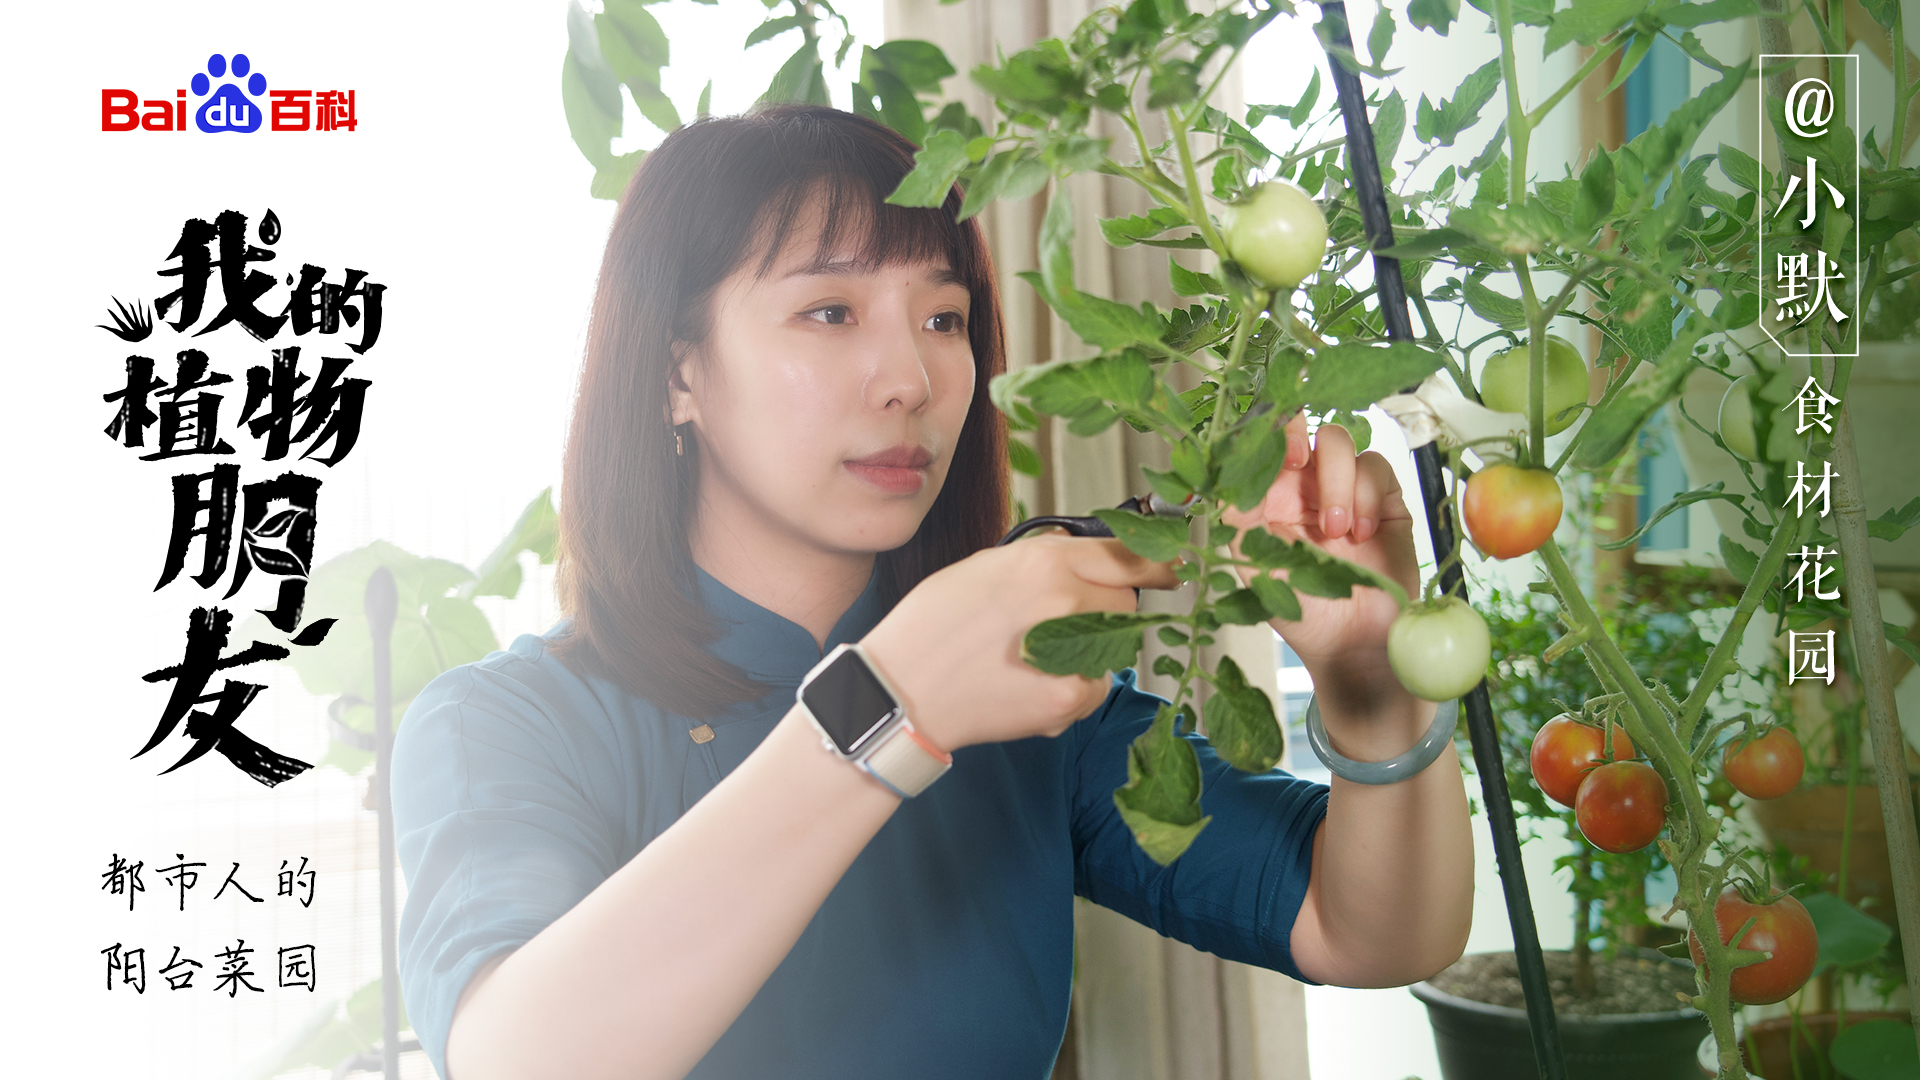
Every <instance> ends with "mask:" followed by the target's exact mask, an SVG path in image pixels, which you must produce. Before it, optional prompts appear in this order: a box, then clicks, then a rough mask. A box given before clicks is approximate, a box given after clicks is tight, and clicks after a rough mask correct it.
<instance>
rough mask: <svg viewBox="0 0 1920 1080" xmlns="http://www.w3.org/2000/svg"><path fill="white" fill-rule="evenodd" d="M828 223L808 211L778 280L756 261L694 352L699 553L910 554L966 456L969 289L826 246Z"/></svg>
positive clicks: (734, 284)
mask: <svg viewBox="0 0 1920 1080" xmlns="http://www.w3.org/2000/svg"><path fill="white" fill-rule="evenodd" d="M818 221H819V217H818V213H817V207H816V208H815V211H813V212H810V213H809V214H806V215H803V216H802V218H801V219H800V221H799V222H798V223H797V226H796V228H795V229H794V230H793V232H792V234H791V236H792V239H791V240H790V242H789V243H788V244H787V245H786V248H785V250H783V251H782V252H781V253H780V255H779V257H778V258H776V259H775V260H774V264H773V268H772V270H771V272H769V273H768V274H767V275H765V276H764V277H756V275H755V270H756V269H757V267H758V263H759V259H758V258H757V257H750V258H748V259H747V260H746V264H745V265H744V266H743V267H742V268H741V269H738V270H736V271H735V272H734V273H733V275H732V276H731V277H729V278H728V279H727V280H725V281H723V282H722V283H721V284H720V286H719V288H718V289H717V290H716V292H715V294H714V298H713V301H712V304H711V310H710V318H711V326H710V330H709V332H708V335H707V338H706V340H705V341H703V342H701V343H700V344H699V345H697V346H691V347H683V348H681V349H680V352H679V355H680V359H681V362H680V364H679V365H678V367H677V369H676V371H675V374H674V378H673V380H672V382H671V384H670V394H669V398H670V402H671V406H672V410H673V422H674V423H675V424H682V423H688V422H691V424H692V425H693V426H692V429H691V430H692V432H693V435H692V438H693V439H694V440H695V441H696V442H698V444H699V446H700V492H699V511H698V519H697V521H696V522H695V530H696V536H695V543H696V547H695V551H696V553H698V552H699V551H700V549H701V547H702V546H707V545H713V544H726V545H729V546H739V547H741V548H743V549H744V553H751V552H753V551H757V550H765V549H764V548H763V547H761V545H768V544H775V545H778V544H790V543H799V544H803V545H807V546H810V547H813V548H815V549H816V550H819V551H821V552H826V553H834V554H867V553H873V552H879V551H886V550H889V549H892V548H896V547H899V546H900V545H902V544H904V543H906V542H907V541H908V540H909V539H910V538H911V537H912V536H913V533H914V530H916V529H917V528H918V527H919V525H920V521H921V519H922V518H924V517H925V516H926V514H927V511H928V510H929V509H930V508H931V507H932V506H933V500H934V497H935V496H936V495H938V494H939V493H940V488H941V485H942V484H943V483H944V482H945V480H946V475H947V468H948V466H949V465H950V464H951V463H952V461H953V450H954V443H955V442H956V441H957V440H958V439H959V436H960V428H961V425H962V424H963V423H964V422H965V421H966V417H967V407H968V405H969V403H970V402H971V401H972V400H973V387H974V365H973V349H972V346H971V344H970V343H969V341H968V337H967V319H968V318H969V317H970V314H971V310H970V304H969V295H968V291H967V289H966V287H965V286H964V285H963V284H961V283H960V282H959V280H958V279H957V277H956V276H955V275H954V274H953V272H952V270H951V268H950V267H948V266H947V264H946V263H945V262H944V261H940V262H924V261H923V262H912V263H901V264H894V265H887V266H881V267H877V268H865V267H860V266H858V265H856V264H854V263H852V262H851V261H849V259H850V257H851V256H850V254H848V253H851V252H854V251H857V250H858V245H857V244H854V243H847V244H842V245H841V247H842V248H843V249H844V251H841V252H836V251H824V252H823V251H821V250H819V247H818V244H817V236H818ZM854 239H856V240H857V239H858V238H857V237H856V238H854Z"/></svg>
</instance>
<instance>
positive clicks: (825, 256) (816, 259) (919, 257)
mask: <svg viewBox="0 0 1920 1080" xmlns="http://www.w3.org/2000/svg"><path fill="white" fill-rule="evenodd" d="M809 164H815V165H817V166H818V167H817V168H816V169H810V170H807V171H806V172H805V173H801V174H798V175H794V176H793V179H792V182H790V183H787V184H785V185H783V186H782V187H780V188H779V189H778V190H777V191H775V192H774V193H773V196H772V197H771V198H770V199H768V200H767V202H766V204H765V205H764V206H762V207H761V209H760V212H759V214H757V215H756V221H755V228H754V229H753V230H752V233H753V235H756V236H759V237H763V238H764V241H763V243H761V244H759V245H756V249H755V250H756V251H757V252H758V254H759V265H758V266H757V267H756V268H755V276H756V277H759V278H765V277H766V276H767V275H769V274H771V273H772V272H773V267H774V263H775V262H776V261H777V260H778V259H779V257H780V255H781V253H782V252H784V251H786V250H787V246H788V244H790V243H793V242H795V241H796V240H804V238H802V237H799V236H798V235H797V234H798V233H799V231H800V230H801V228H802V226H803V225H804V224H805V220H804V219H805V218H806V217H807V215H808V213H809V212H810V211H815V212H817V213H818V214H819V236H818V237H816V238H815V241H814V252H813V258H812V260H811V262H810V265H811V266H813V267H824V266H827V265H829V264H831V265H833V266H836V267H840V268H844V269H847V270H850V271H852V272H854V273H871V272H873V271H875V270H878V269H880V268H881V267H883V266H893V265H898V264H900V263H906V262H944V263H946V264H947V266H948V267H949V268H950V269H952V270H955V271H958V270H960V269H961V267H962V266H963V265H964V262H965V259H964V256H963V252H964V250H965V237H966V233H965V226H964V225H962V224H961V223H959V222H956V221H954V220H953V209H952V208H951V207H937V208H936V207H915V206H895V205H893V204H891V203H888V202H887V201H886V197H887V196H888V195H891V194H892V193H893V190H894V188H896V187H898V186H899V184H900V180H901V177H900V176H899V175H896V174H895V172H894V170H892V169H884V168H883V169H875V168H873V167H872V166H874V165H876V164H879V163H877V162H874V161H873V160H872V156H871V155H867V156H866V157H865V158H864V159H862V158H860V157H851V156H850V157H849V158H847V159H842V160H820V161H818V162H813V163H809ZM861 166H866V168H862V167H861Z"/></svg>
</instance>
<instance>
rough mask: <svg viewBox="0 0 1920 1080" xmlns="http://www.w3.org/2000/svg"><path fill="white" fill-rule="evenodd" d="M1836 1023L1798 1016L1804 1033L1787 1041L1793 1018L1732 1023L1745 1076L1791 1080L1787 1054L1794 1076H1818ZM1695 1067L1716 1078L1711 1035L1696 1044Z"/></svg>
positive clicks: (1887, 1015)
mask: <svg viewBox="0 0 1920 1080" xmlns="http://www.w3.org/2000/svg"><path fill="white" fill-rule="evenodd" d="M1838 1019H1839V1018H1838V1017H1836V1016H1835V1015H1834V1014H1832V1013H1802V1014H1801V1015H1800V1024H1801V1026H1802V1028H1803V1029H1804V1030H1803V1031H1802V1032H1801V1033H1800V1034H1799V1035H1798V1036H1797V1037H1790V1034H1789V1033H1790V1032H1791V1031H1792V1028H1793V1018H1792V1017H1790V1016H1776V1017H1774V1018H1773V1019H1771V1020H1761V1021H1759V1022H1757V1023H1752V1024H1746V1023H1736V1024H1735V1025H1734V1030H1735V1031H1736V1032H1738V1033H1739V1036H1740V1058H1741V1060H1742V1061H1745V1062H1746V1063H1747V1075H1748V1076H1749V1077H1751V1078H1752V1080H1793V1077H1794V1076H1795V1075H1796V1073H1795V1070H1794V1065H1795V1063H1794V1062H1793V1061H1792V1060H1790V1059H1789V1057H1788V1055H1789V1054H1790V1053H1791V1054H1793V1055H1794V1056H1797V1057H1798V1058H1799V1059H1800V1060H1799V1062H1798V1064H1799V1072H1798V1075H1800V1076H1819V1075H1821V1071H1820V1066H1821V1065H1822V1063H1824V1062H1825V1061H1826V1057H1827V1044H1829V1043H1831V1042H1833V1037H1834V1035H1835V1034H1836V1032H1837V1028H1838V1023H1837V1021H1838ZM1909 1019H1911V1017H1909V1016H1908V1015H1907V1014H1906V1013H1892V1012H1861V1013H1857V1012H1850V1013H1848V1014H1847V1023H1849V1024H1855V1023H1858V1022H1860V1021H1862V1020H1898V1021H1900V1022H1902V1023H1905V1022H1906V1021H1908V1020H1909ZM1808 1036H1811V1037H1812V1039H1813V1042H1814V1043H1815V1044H1817V1049H1816V1047H1815V1046H1809V1045H1808V1043H1807V1039H1808ZM1756 1057H1757V1058H1758V1060H1757V1061H1756V1060H1755V1058H1756ZM1696 1063H1697V1065H1698V1067H1699V1070H1700V1073H1701V1075H1704V1076H1716V1075H1718V1074H1719V1072H1720V1068H1719V1065H1720V1047H1719V1045H1718V1044H1716V1043H1715V1042H1714V1041H1713V1036H1712V1035H1708V1036H1707V1037H1706V1038H1705V1039H1702V1040H1700V1049H1699V1052H1698V1056H1697V1062H1696Z"/></svg>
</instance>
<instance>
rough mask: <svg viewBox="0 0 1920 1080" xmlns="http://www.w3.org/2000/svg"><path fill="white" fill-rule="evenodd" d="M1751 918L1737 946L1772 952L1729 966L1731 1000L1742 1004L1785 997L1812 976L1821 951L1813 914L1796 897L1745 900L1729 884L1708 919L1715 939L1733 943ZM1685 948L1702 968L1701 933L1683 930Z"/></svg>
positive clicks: (1764, 1002)
mask: <svg viewBox="0 0 1920 1080" xmlns="http://www.w3.org/2000/svg"><path fill="white" fill-rule="evenodd" d="M1749 918H1751V919H1753V920H1754V923H1753V929H1751V930H1749V931H1747V933H1746V936H1745V937H1743V938H1741V939H1740V941H1739V942H1738V943H1737V944H1738V946H1739V947H1740V948H1742V949H1752V950H1754V951H1755V952H1764V953H1772V954H1773V955H1772V956H1771V957H1770V958H1768V959H1766V960H1762V961H1760V962H1759V963H1757V964H1748V965H1746V966H1745V967H1737V968H1734V969H1733V978H1732V980H1731V983H1732V989H1733V1000H1734V1001H1736V1002H1738V1003H1739V1004H1741V1005H1771V1004H1773V1003H1774V1002H1776V1001H1785V1000H1786V999H1787V998H1788V997H1790V996H1791V995H1792V994H1793V992H1794V991H1795V990H1798V989H1800V988H1801V987H1802V986H1805V985H1806V983H1807V979H1808V978H1810V977H1811V976H1812V975H1813V962H1814V960H1815V958H1816V957H1818V956H1819V953H1820V935H1819V934H1818V933H1817V932H1816V931H1815V930H1814V928H1813V917H1812V916H1810V915H1808V914H1807V909H1806V908H1804V907H1802V906H1801V905H1800V901H1798V900H1795V899H1794V898H1793V897H1791V896H1788V895H1786V894H1785V893H1779V894H1776V895H1775V896H1774V898H1773V899H1772V900H1771V901H1769V902H1768V903H1765V904H1754V903H1749V902H1748V901H1747V899H1746V898H1745V897H1743V896H1741V895H1740V891H1739V890H1738V889H1734V888H1731V887H1729V888H1728V889H1727V890H1726V891H1724V892H1722V893H1721V894H1720V897H1719V899H1717V900H1715V901H1714V902H1713V921H1714V923H1715V924H1717V926H1718V927H1719V930H1720V940H1721V941H1722V942H1725V943H1728V944H1734V942H1733V941H1732V938H1733V935H1734V934H1736V933H1738V932H1739V931H1740V928H1741V927H1742V926H1744V925H1746V921H1747V920H1748V919H1749ZM1687 951H1688V952H1690V953H1692V954H1693V962H1694V963H1695V964H1697V965H1699V966H1700V968H1701V969H1702V970H1705V969H1706V964H1707V960H1706V951H1705V950H1704V949H1702V948H1701V946H1700V938H1699V936H1698V935H1696V934H1695V933H1694V932H1693V931H1691V930H1689V931H1687Z"/></svg>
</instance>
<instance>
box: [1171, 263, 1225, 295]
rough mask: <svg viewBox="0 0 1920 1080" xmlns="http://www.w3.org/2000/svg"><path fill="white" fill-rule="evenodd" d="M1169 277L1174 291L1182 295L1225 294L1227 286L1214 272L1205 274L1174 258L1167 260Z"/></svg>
mask: <svg viewBox="0 0 1920 1080" xmlns="http://www.w3.org/2000/svg"><path fill="white" fill-rule="evenodd" d="M1167 277H1168V278H1169V279H1170V280H1171V281H1172V282H1173V291H1174V292H1176V293H1179V294H1180V295H1181V296H1225V295H1227V287H1226V286H1225V285H1222V284H1220V279H1219V278H1216V277H1214V276H1213V275H1212V274H1203V273H1200V272H1199V271H1197V270H1189V269H1187V268H1186V267H1184V266H1181V265H1180V264H1179V263H1177V262H1174V261H1173V260H1171V259H1169V260H1167Z"/></svg>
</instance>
